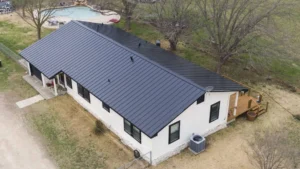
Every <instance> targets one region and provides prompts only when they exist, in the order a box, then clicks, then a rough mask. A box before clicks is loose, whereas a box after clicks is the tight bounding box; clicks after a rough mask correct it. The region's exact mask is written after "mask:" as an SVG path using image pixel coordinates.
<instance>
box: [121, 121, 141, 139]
mask: <svg viewBox="0 0 300 169" xmlns="http://www.w3.org/2000/svg"><path fill="white" fill-rule="evenodd" d="M126 121H127V122H128V123H129V124H130V125H129V127H130V132H129V131H127V130H126V128H125V124H126ZM126 125H127V124H126ZM133 127H134V128H136V129H137V130H139V132H138V137H139V139H137V138H135V137H134V135H133ZM124 131H125V132H126V133H127V134H129V135H130V136H131V137H132V138H133V139H135V140H136V141H137V142H139V143H142V131H141V129H139V128H137V127H136V126H135V125H133V124H132V123H131V122H130V121H128V120H126V119H125V118H124Z"/></svg>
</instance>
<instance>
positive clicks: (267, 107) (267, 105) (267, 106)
mask: <svg viewBox="0 0 300 169" xmlns="http://www.w3.org/2000/svg"><path fill="white" fill-rule="evenodd" d="M268 109H269V102H267V104H266V112H267V111H268Z"/></svg>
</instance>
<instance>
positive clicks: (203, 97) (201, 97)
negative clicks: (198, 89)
mask: <svg viewBox="0 0 300 169" xmlns="http://www.w3.org/2000/svg"><path fill="white" fill-rule="evenodd" d="M204 99H205V94H204V95H202V96H200V97H199V99H197V104H200V103H202V102H204Z"/></svg>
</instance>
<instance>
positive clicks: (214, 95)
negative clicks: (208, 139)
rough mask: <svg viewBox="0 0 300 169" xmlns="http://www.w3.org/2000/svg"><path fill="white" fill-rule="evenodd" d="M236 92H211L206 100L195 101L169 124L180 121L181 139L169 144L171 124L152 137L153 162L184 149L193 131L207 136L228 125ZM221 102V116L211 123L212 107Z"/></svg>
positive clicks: (207, 94)
mask: <svg viewBox="0 0 300 169" xmlns="http://www.w3.org/2000/svg"><path fill="white" fill-rule="evenodd" d="M233 93H234V92H210V93H206V94H205V101H204V102H202V103H200V104H197V102H195V103H194V104H193V105H191V106H190V107H189V108H188V109H186V110H185V111H184V112H183V113H182V114H181V115H179V116H178V117H177V118H176V119H174V120H173V121H172V122H171V123H170V124H169V125H171V124H173V123H176V122H178V121H180V139H179V140H177V141H175V142H173V143H171V144H169V139H168V138H169V125H168V126H166V127H165V128H164V129H163V130H161V131H160V132H159V133H158V135H157V136H156V137H154V138H153V139H152V145H153V146H152V155H153V156H152V158H153V164H158V163H159V162H161V161H163V160H165V159H167V158H169V157H170V156H173V155H175V154H177V153H179V152H180V151H181V150H182V149H184V148H185V147H186V146H187V145H188V143H189V140H190V137H191V136H192V134H193V133H195V134H200V135H202V136H207V135H209V134H211V133H213V132H216V131H217V130H220V129H222V128H224V127H226V124H227V116H228V106H229V99H230V95H231V94H233ZM218 101H221V102H220V113H219V118H218V119H217V120H215V121H213V122H211V123H209V118H210V107H211V105H212V104H214V103H217V102H218Z"/></svg>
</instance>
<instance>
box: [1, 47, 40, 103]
mask: <svg viewBox="0 0 300 169" xmlns="http://www.w3.org/2000/svg"><path fill="white" fill-rule="evenodd" d="M0 60H1V61H2V67H1V68H0V92H10V91H14V92H15V93H17V94H18V95H19V96H21V97H22V98H27V97H31V96H34V95H36V94H37V92H36V91H35V90H34V89H33V88H32V87H31V86H30V85H29V84H28V83H27V82H26V81H25V80H23V78H22V76H23V75H25V70H24V68H22V67H21V66H20V65H18V64H17V63H16V62H15V61H14V60H12V59H10V58H8V57H6V56H4V55H3V54H2V53H1V52H0Z"/></svg>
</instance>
